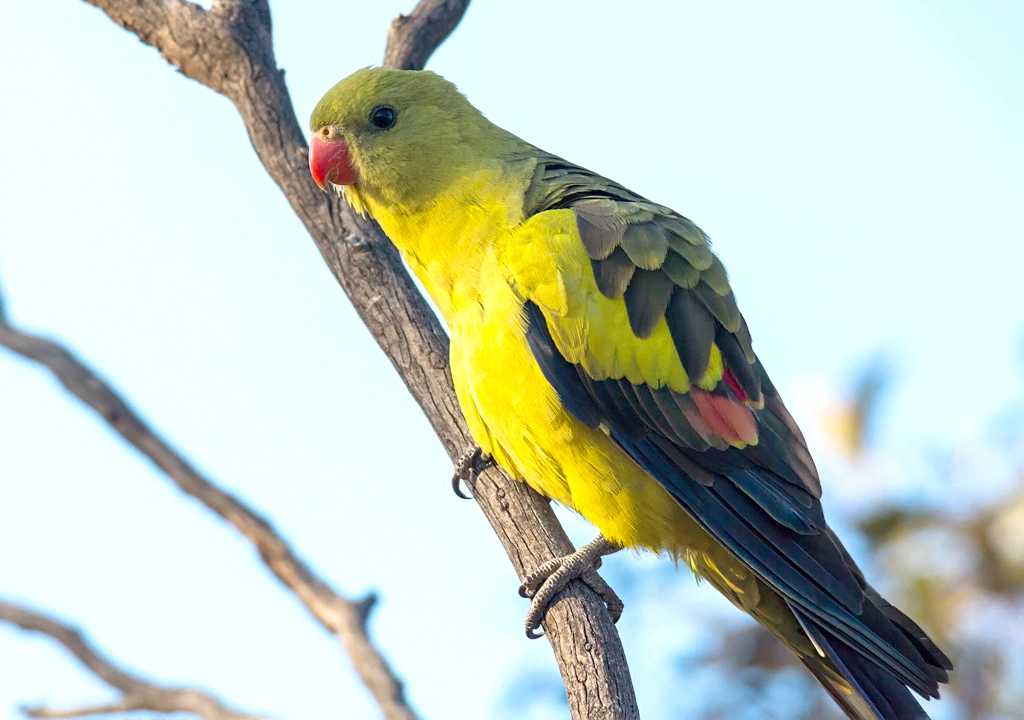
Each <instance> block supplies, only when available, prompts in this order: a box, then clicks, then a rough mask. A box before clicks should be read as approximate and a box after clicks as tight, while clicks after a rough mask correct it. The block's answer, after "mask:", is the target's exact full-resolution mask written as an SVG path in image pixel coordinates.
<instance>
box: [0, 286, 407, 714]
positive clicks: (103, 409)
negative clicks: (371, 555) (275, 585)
mask: <svg viewBox="0 0 1024 720" xmlns="http://www.w3.org/2000/svg"><path fill="white" fill-rule="evenodd" d="M3 310H4V305H3V299H2V296H0V346H3V347H6V348H8V349H9V350H11V351H12V352H15V353H17V354H18V355H21V356H22V357H24V358H27V359H29V360H33V361H35V362H37V363H40V364H41V365H44V366H46V367H47V368H48V369H49V370H50V371H51V372H52V373H53V374H54V375H55V376H56V377H57V379H58V380H60V382H61V383H62V384H63V385H64V387H65V388H67V390H68V392H70V393H71V394H73V395H74V396H75V397H77V398H78V399H79V400H81V401H82V402H84V403H85V404H86V405H88V406H89V407H91V408H92V409H93V410H95V411H96V413H97V414H99V415H100V417H102V418H103V419H104V420H106V421H107V423H108V424H109V425H110V426H111V427H112V428H113V429H114V430H116V431H117V432H118V433H119V434H120V435H121V437H123V438H124V439H125V440H127V441H128V442H129V443H131V444H132V445H133V446H135V448H137V449H138V450H139V452H141V453H142V454H143V455H145V456H146V457H148V458H149V459H150V460H151V461H152V462H153V464H154V465H156V466H157V467H158V468H160V469H161V470H162V471H163V472H164V473H165V474H166V475H167V477H169V478H170V479H171V480H172V481H173V482H174V484H175V485H177V486H178V488H179V489H180V490H181V491H182V492H184V493H187V494H188V495H191V496H192V497H194V498H196V499H197V500H199V501H200V502H202V503H203V504H204V505H206V507H208V508H209V509H210V510H212V511H213V512H215V513H217V514H218V515H220V516H221V517H222V518H224V519H225V520H227V521H228V522H229V523H231V525H233V526H234V527H235V528H236V529H237V530H238V531H239V532H240V533H242V535H244V536H245V537H246V538H247V539H248V540H249V541H250V542H251V543H252V544H253V545H254V546H255V547H256V549H257V550H258V551H259V554H260V558H262V560H263V562H264V563H265V564H266V566H267V567H268V568H269V569H270V571H271V572H272V573H274V575H275V576H276V577H277V578H278V579H279V580H280V581H281V582H282V583H283V584H284V585H285V586H286V587H287V588H288V589H290V590H291V591H292V592H293V593H295V595H297V596H298V597H299V599H300V600H301V601H302V603H303V604H304V605H305V606H306V608H307V609H308V610H309V612H310V613H312V615H313V616H314V617H315V618H316V619H317V620H319V621H320V623H321V624H322V625H323V626H324V627H325V628H327V630H329V631H330V632H332V633H333V634H334V635H336V636H337V637H338V638H339V639H340V640H341V642H342V644H343V645H344V647H345V650H346V651H347V652H348V655H349V657H350V658H351V660H352V664H353V666H354V667H355V669H356V672H357V673H358V674H359V677H360V678H361V679H362V681H363V682H364V683H365V685H366V687H367V688H368V689H369V690H370V692H371V693H372V694H373V697H374V698H375V699H376V701H377V704H378V705H380V708H381V710H382V711H383V713H384V717H385V718H387V720H416V714H415V713H414V712H413V710H412V709H411V708H410V707H409V704H408V702H407V701H406V699H405V693H404V690H403V688H402V683H401V681H399V680H398V678H397V677H396V676H395V674H394V672H393V671H392V670H391V668H390V667H389V666H388V664H387V661H386V660H384V658H383V656H382V655H381V654H380V652H379V651H378V650H377V649H376V647H374V645H373V643H372V641H371V640H370V637H369V633H368V631H367V628H366V619H367V616H368V615H369V612H370V609H371V608H372V606H373V603H374V602H375V598H374V596H372V595H371V596H370V597H368V598H365V599H363V600H359V601H353V600H348V599H347V598H344V597H342V596H340V595H339V594H338V593H336V592H335V591H334V590H333V589H331V587H330V586H329V585H328V584H327V583H326V582H324V581H323V580H321V579H320V578H319V577H317V576H316V575H315V574H314V573H313V571H312V570H310V568H309V566H307V565H306V564H305V563H304V562H303V561H302V560H300V559H299V558H298V557H297V556H296V555H295V552H294V551H293V550H292V549H291V547H290V546H289V545H288V543H287V542H285V540H284V539H283V538H282V537H281V536H280V535H279V534H278V533H277V532H276V531H275V530H274V527H273V526H272V525H271V524H270V523H269V522H268V521H267V520H266V519H265V518H263V517H262V516H260V515H259V514H257V513H256V512H255V511H253V510H252V509H250V508H249V507H248V506H246V505H245V503H243V502H242V501H241V500H239V499H238V498H236V497H235V496H234V495H231V494H230V493H227V492H225V491H223V490H221V489H220V488H219V487H217V486H216V485H214V484H213V482H211V481H210V480H209V479H208V478H206V477H204V476H203V475H202V474H200V473H199V472H198V471H197V470H196V469H195V468H194V467H192V465H190V464H189V462H188V461H187V460H185V458H184V457H182V456H181V454H179V453H178V452H177V451H176V450H174V448H172V447H171V446H170V445H169V444H168V443H167V442H166V441H165V440H163V439H162V438H161V437H160V436H158V435H157V434H155V433H154V432H153V430H152V429H151V428H150V427H149V426H148V425H147V424H146V423H145V422H143V421H142V419H141V418H140V417H139V416H138V414H136V412H135V411H134V410H133V409H132V408H131V407H130V406H129V405H128V403H127V402H125V401H124V400H123V399H122V397H121V396H120V395H119V394H118V393H117V392H116V391H115V390H114V389H113V388H112V387H111V386H110V385H109V384H107V383H106V382H105V381H104V380H103V379H102V378H101V377H100V376H99V374H98V373H96V372H94V371H93V370H91V369H90V368H89V367H88V366H86V365H85V364H84V363H83V362H82V361H81V360H79V359H78V358H77V357H75V356H74V354H72V353H71V352H70V351H69V350H67V349H66V348H64V347H62V346H61V345H58V344H57V343H55V342H53V341H52V340H48V339H46V338H43V337H39V336H37V335H31V334H29V333H25V332H22V331H20V330H17V329H15V328H14V327H12V326H11V325H10V323H9V320H8V318H7V316H6V315H5V314H4V312H3ZM79 659H82V658H79ZM82 661H83V662H85V660H84V659H82ZM104 679H107V678H104ZM111 684H114V685H115V686H116V687H121V686H119V685H116V683H114V682H111ZM121 689H122V690H124V691H125V692H128V689H127V687H123V688H121Z"/></svg>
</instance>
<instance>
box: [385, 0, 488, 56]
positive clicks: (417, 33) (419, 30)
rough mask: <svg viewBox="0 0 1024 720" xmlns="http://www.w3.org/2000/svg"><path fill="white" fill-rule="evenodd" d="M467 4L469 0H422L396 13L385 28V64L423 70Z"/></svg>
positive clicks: (464, 10) (458, 19)
mask: <svg viewBox="0 0 1024 720" xmlns="http://www.w3.org/2000/svg"><path fill="white" fill-rule="evenodd" d="M467 7H469V0H421V2H420V4H419V5H417V6H416V7H415V8H414V9H413V11H412V12H411V13H409V14H408V15H399V16H398V17H396V18H395V19H394V21H392V23H391V27H390V28H389V29H388V44H387V49H386V50H385V51H384V64H385V65H386V66H387V67H392V68H397V69H399V70H422V69H423V68H424V67H425V66H426V64H427V60H429V59H430V56H431V55H433V54H434V51H435V50H437V48H438V46H440V45H441V43H443V42H444V41H445V39H447V37H448V36H449V35H451V34H452V31H453V30H454V29H455V27H456V26H457V25H458V24H459V21H461V20H462V16H463V15H465V14H466V8H467Z"/></svg>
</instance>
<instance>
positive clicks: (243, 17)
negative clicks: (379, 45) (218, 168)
mask: <svg viewBox="0 0 1024 720" xmlns="http://www.w3.org/2000/svg"><path fill="white" fill-rule="evenodd" d="M86 2H89V3H91V4H92V5H95V6H96V7H98V8H100V9H101V10H103V11H104V12H105V13H106V14H107V15H108V16H109V17H110V18H111V19H112V20H113V21H114V22H116V23H117V24H118V25H120V26H121V27H124V28H125V29H127V30H129V31H131V32H133V33H135V34H136V35H137V36H138V37H139V39H141V40H142V41H143V42H145V43H147V44H149V45H152V46H154V47H155V48H156V49H157V50H159V51H160V52H161V54H162V55H163V56H164V58H165V59H167V61H168V62H169V63H171V64H172V65H174V66H175V67H177V68H178V69H179V70H180V71H181V72H182V73H183V74H185V75H187V76H188V77H190V78H192V79H194V80H197V81H198V82H201V83H203V84H204V85H206V86H208V87H210V88H211V89H213V90H216V91H217V92H219V93H222V94H223V95H225V96H227V97H228V98H230V99H231V100H232V101H233V102H234V104H235V106H236V107H237V108H238V111H239V113H240V114H241V116H242V119H243V121H244V122H245V125H246V128H247V130H248V132H249V139H250V141H251V142H252V144H253V147H254V149H255V150H256V153H257V155H258V156H259V158H260V160H261V161H262V162H263V165H264V167H265V168H266V170H267V172H268V173H269V174H270V176H271V177H272V178H273V179H274V181H275V182H276V183H277V184H278V186H279V187H280V188H281V190H282V192H283V193H284V194H285V197H286V198H287V199H288V201H289V203H290V204H291V206H292V208H293V209H294V210H295V212H296V214H297V215H298V216H299V219H300V220H301V221H302V222H303V224H304V225H305V226H306V229H307V230H308V231H309V233H310V235H311V236H312V238H313V240H314V241H315V242H316V244H317V247H318V248H319V250H320V252H321V254H322V255H323V257H324V260H325V261H326V262H327V264H328V266H329V267H330V268H331V271H332V272H333V273H334V275H335V277H336V278H337V280H338V282H339V284H340V285H341V286H342V289H343V290H344V291H345V293H346V294H347V295H348V297H349V299H350V300H351V301H352V304H353V306H354V307H355V309H356V312H357V313H358V314H359V316H360V317H361V318H362V320H363V322H364V323H365V324H366V326H367V328H368V329H369V330H370V332H371V333H372V334H373V336H374V338H375V339H376V340H377V342H378V343H379V344H380V346H381V348H382V349H383V350H384V352H385V354H387V356H388V358H389V359H390V360H391V362H392V364H393V365H394V366H395V369H396V370H397V371H398V373H399V374H400V375H401V377H402V380H403V381H404V382H405V384H406V386H407V387H408V388H409V391H410V392H411V393H412V395H413V397H414V398H415V399H416V401H417V402H418V403H419V404H420V407H421V408H422V409H423V412H424V413H425V414H426V416H427V418H428V419H429V420H430V422H431V424H432V425H433V427H434V431H435V432H436V433H437V435H438V438H439V439H440V440H441V442H442V443H443V444H444V447H445V449H446V450H447V452H448V454H449V456H450V457H451V458H452V460H453V462H454V460H455V459H456V458H458V457H459V456H460V455H461V454H462V453H463V451H464V450H465V449H466V448H468V447H470V446H471V445H472V444H473V440H472V438H471V436H470V434H469V431H468V429H467V427H466V424H465V421H464V420H463V417H462V414H461V412H460V410H459V406H458V402H457V400H456V397H455V391H454V388H453V386H452V380H451V375H450V373H449V371H448V363H447V359H448V338H447V336H446V335H445V333H444V330H443V329H442V326H441V324H440V323H439V322H438V320H437V317H436V316H435V315H434V314H433V312H432V311H431V310H430V307H429V306H428V305H427V303H426V301H425V300H424V298H423V297H422V296H421V295H420V294H419V292H418V290H417V289H416V286H415V285H414V284H413V282H412V280H411V279H410V277H409V275H408V274H407V273H406V271H405V269H404V267H403V266H402V261H401V258H400V256H399V254H398V252H397V250H396V249H395V247H394V246H393V245H392V244H391V243H390V242H389V241H388V239H387V238H386V237H385V236H384V234H383V233H382V232H381V231H380V228H379V227H377V226H376V225H375V224H374V223H372V222H370V221H368V220H366V219H364V218H360V217H358V216H356V215H355V214H354V213H353V212H352V210H351V208H350V207H349V206H348V205H347V204H345V203H344V202H342V201H340V200H338V199H336V198H334V197H333V196H329V195H325V194H324V193H322V192H320V190H319V188H317V187H316V184H315V183H314V182H313V180H312V178H311V177H310V174H309V172H308V169H307V145H306V140H305V137H304V136H303V134H302V131H301V129H300V126H299V123H298V120H297V118H296V116H295V111H294V108H293V106H292V103H291V98H290V97H289V94H288V91H287V88H286V87H285V84H284V78H283V75H282V73H281V71H280V70H279V69H278V68H277V64H276V61H275V59H274V51H273V42H272V37H271V22H270V14H269V9H268V5H267V2H266V0H217V1H215V2H214V4H213V6H212V8H211V9H210V10H208V11H207V10H203V9H202V8H201V7H199V6H198V5H195V4H193V3H189V2H185V1H184V0H86ZM466 5H467V1H465V0H464V1H459V0H446V1H442V0H423V2H421V3H420V4H419V5H418V6H417V8H416V9H415V10H413V12H412V13H410V14H409V15H408V16H407V17H406V18H404V19H403V18H400V19H399V20H397V21H396V23H395V24H393V25H392V29H391V33H390V36H389V47H388V50H387V52H386V53H385V60H386V63H387V64H388V65H389V66H391V67H400V68H410V67H412V68H416V67H421V66H422V65H423V64H424V63H425V62H426V60H427V58H428V57H429V56H430V54H431V53H432V52H433V51H434V50H435V49H436V47H437V45H439V44H440V43H441V42H442V41H443V40H444V38H445V36H446V33H447V32H450V31H451V30H452V29H453V28H454V27H455V25H456V24H457V23H458V21H459V19H460V18H461V16H462V14H463V12H464V11H465V9H466ZM443 484H444V482H443V480H441V479H439V487H443ZM475 495H476V499H477V502H478V503H479V505H480V507H481V509H482V510H483V512H484V514H485V515H486V516H487V519H488V521H489V522H490V523H491V526H492V527H493V528H494V530H495V532H496V533H497V535H498V537H499V539H500V540H501V542H502V545H504V547H505V550H506V552H507V553H508V555H509V558H510V559H511V561H512V564H513V566H514V567H515V569H516V572H517V573H518V574H519V577H520V578H523V577H525V575H526V574H527V573H528V572H529V571H531V570H533V569H534V568H536V567H538V566H539V565H541V564H542V563H544V562H545V561H547V560H549V559H551V558H552V557H556V556H560V555H566V554H568V553H570V552H572V551H573V547H572V544H571V543H570V542H569V539H568V538H567V537H566V535H565V533H564V531H563V530H562V528H561V526H560V525H559V524H558V522H557V520H556V519H555V516H554V514H553V513H552V512H551V508H550V507H549V506H548V503H547V502H546V501H545V500H544V499H543V498H541V497H540V496H539V495H537V494H536V493H534V492H532V491H530V490H529V489H528V488H527V487H526V486H524V485H523V484H521V483H518V482H515V481H513V480H511V479H510V478H509V477H508V476H507V475H505V474H504V473H503V472H501V471H500V470H499V469H496V468H491V469H488V470H485V471H484V472H483V473H482V474H481V475H480V477H479V478H478V480H477V482H476V494H475ZM559 598H560V599H559V600H557V601H556V602H555V603H554V605H552V607H551V608H550V610H549V611H548V613H547V617H546V621H545V624H544V627H545V630H546V632H547V637H548V639H549V641H550V642H551V645H552V649H553V650H554V653H555V656H556V658H557V660H558V664H559V667H560V669H561V671H562V678H563V680H564V681H565V684H566V691H567V695H568V699H569V707H570V710H571V712H572V714H573V717H575V718H601V719H602V720H604V719H606V718H607V719H609V720H611V719H615V720H619V719H621V720H630V719H632V718H637V717H638V713H637V709H636V699H635V697H634V693H633V688H632V684H631V682H630V678H629V670H628V668H627V666H626V659H625V654H624V653H623V650H622V645H621V642H620V641H619V637H618V634H617V632H616V631H615V627H614V625H613V623H612V621H611V618H610V617H609V615H608V613H607V611H606V609H605V607H604V604H603V602H602V601H601V600H600V599H599V598H598V597H597V595H596V594H595V593H594V592H593V591H592V590H590V589H589V588H588V587H586V586H585V585H584V584H583V583H581V582H578V581H577V582H573V583H571V584H570V585H569V586H568V587H567V588H566V590H565V591H563V593H562V594H561V595H560V596H559Z"/></svg>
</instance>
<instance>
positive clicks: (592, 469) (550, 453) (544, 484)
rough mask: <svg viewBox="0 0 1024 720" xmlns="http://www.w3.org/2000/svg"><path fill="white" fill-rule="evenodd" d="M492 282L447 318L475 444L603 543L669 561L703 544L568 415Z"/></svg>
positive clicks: (655, 492) (502, 285)
mask: <svg viewBox="0 0 1024 720" xmlns="http://www.w3.org/2000/svg"><path fill="white" fill-rule="evenodd" d="M495 280H496V281H495V282H485V283H483V286H484V287H488V288H490V289H491V292H490V293H489V294H486V295H484V296H483V297H482V298H480V300H479V301H478V302H472V303H466V305H465V306H463V307H458V308H457V309H455V315H456V317H453V318H451V320H450V322H451V324H452V331H453V338H452V350H451V365H452V374H453V377H454V380H455V388H456V392H457V393H458V396H459V401H460V403H461V405H462V409H463V412H464V413H465V416H466V420H467V422H468V423H469V427H470V430H471V432H472V433H473V436H474V437H475V439H476V440H477V442H478V443H479V444H480V447H481V448H482V449H483V450H484V451H485V452H487V453H490V454H491V455H492V456H494V458H495V460H496V461H497V462H498V463H499V464H500V465H501V466H502V467H503V468H505V469H506V470H507V471H508V472H509V473H510V474H512V475H513V476H514V477H516V478H517V479H519V480H521V481H523V482H526V483H527V484H528V485H530V486H531V487H532V488H534V489H535V490H536V491H537V492H539V493H541V494H542V495H545V496H546V497H549V498H551V499H553V500H556V501H558V502H560V503H562V504H563V505H565V506H567V507H569V508H572V509H574V510H576V511H577V512H579V513H580V514H581V515H583V516H584V517H585V518H586V519H587V520H589V521H590V522H591V523H593V524H594V525H595V526H596V527H597V528H598V529H599V530H600V531H601V532H602V533H603V534H604V535H605V537H607V538H608V539H609V540H612V541H614V542H617V543H619V544H621V545H624V546H626V547H633V548H637V549H639V548H647V549H650V550H653V551H655V552H660V551H668V552H670V553H672V554H673V555H680V554H681V553H682V551H683V550H684V549H686V548H690V549H704V548H705V547H707V546H708V544H709V543H710V538H708V537H707V536H706V534H705V533H704V532H703V531H702V530H701V529H700V528H699V527H698V526H697V525H696V524H695V523H694V522H693V521H692V520H691V519H690V517H689V516H688V515H686V513H685V512H684V511H683V510H682V509H681V508H680V506H679V504H678V503H677V502H676V501H675V500H674V499H673V498H672V497H671V496H670V495H669V494H668V493H667V492H666V491H665V490H664V489H663V488H662V487H661V486H660V485H659V484H658V483H657V482H656V481H655V480H654V479H653V478H651V477H650V476H649V475H647V473H645V472H644V471H643V470H642V469H641V468H640V467H639V466H638V465H636V464H635V463H634V462H633V461H632V460H631V459H630V458H629V457H628V456H627V455H626V454H625V453H624V452H623V451H622V450H620V449H619V448H618V447H617V446H616V445H615V444H614V443H613V442H612V441H611V439H610V438H609V437H608V436H607V435H606V434H605V433H604V432H602V431H601V430H596V429H593V428H590V427H588V426H587V425H585V424H583V423H582V422H580V421H579V420H577V419H576V418H575V417H573V416H572V415H571V414H569V412H568V411H566V409H565V408H564V407H563V405H562V403H561V401H560V399H559V397H558V395H557V393H556V392H555V390H554V388H552V386H551V385H550V383H548V381H547V379H546V378H545V377H544V375H543V374H542V372H541V370H540V367H539V366H538V365H537V362H536V361H535V360H534V357H533V353H532V351H531V350H530V347H529V345H528V343H527V340H526V335H525V330H524V328H523V325H524V320H523V314H522V301H521V300H520V299H519V298H518V297H516V295H515V293H514V292H513V291H512V289H511V288H510V287H509V286H508V284H507V283H506V282H504V281H502V280H501V279H498V278H495Z"/></svg>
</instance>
